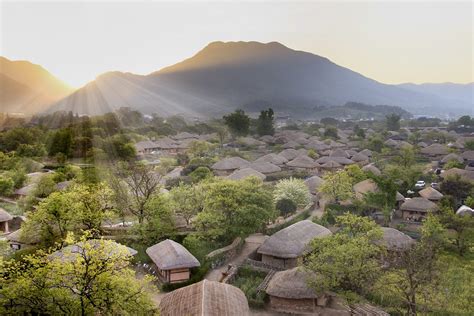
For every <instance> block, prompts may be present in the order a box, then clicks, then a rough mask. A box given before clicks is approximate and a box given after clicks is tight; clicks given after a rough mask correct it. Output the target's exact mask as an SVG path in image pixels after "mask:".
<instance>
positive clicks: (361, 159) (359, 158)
mask: <svg viewBox="0 0 474 316" xmlns="http://www.w3.org/2000/svg"><path fill="white" fill-rule="evenodd" d="M351 160H352V161H354V162H357V163H359V164H361V165H364V164H367V163H369V160H370V158H369V157H368V156H366V155H364V154H361V153H357V154H355V155H354V156H352V157H351Z"/></svg>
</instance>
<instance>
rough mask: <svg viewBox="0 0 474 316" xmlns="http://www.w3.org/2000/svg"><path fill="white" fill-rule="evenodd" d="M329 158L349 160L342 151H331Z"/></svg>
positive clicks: (347, 155)
mask: <svg viewBox="0 0 474 316" xmlns="http://www.w3.org/2000/svg"><path fill="white" fill-rule="evenodd" d="M329 157H343V158H349V157H350V155H349V154H348V153H347V152H346V151H345V150H343V149H340V148H338V149H334V150H332V151H331V153H330V154H329Z"/></svg>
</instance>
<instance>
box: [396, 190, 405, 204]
mask: <svg viewBox="0 0 474 316" xmlns="http://www.w3.org/2000/svg"><path fill="white" fill-rule="evenodd" d="M395 198H396V200H397V202H400V201H405V197H404V196H403V195H402V194H401V193H400V192H398V191H397V194H396V195H395Z"/></svg>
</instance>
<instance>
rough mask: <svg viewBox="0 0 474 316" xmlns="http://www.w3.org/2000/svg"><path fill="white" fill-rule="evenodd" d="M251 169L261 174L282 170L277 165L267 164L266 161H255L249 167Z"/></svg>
mask: <svg viewBox="0 0 474 316" xmlns="http://www.w3.org/2000/svg"><path fill="white" fill-rule="evenodd" d="M249 168H252V169H253V170H257V171H258V172H261V173H263V174H266V173H274V172H280V171H281V168H280V167H278V166H277V165H274V164H272V163H270V162H265V161H260V162H258V161H254V162H252V163H251V164H250V165H249Z"/></svg>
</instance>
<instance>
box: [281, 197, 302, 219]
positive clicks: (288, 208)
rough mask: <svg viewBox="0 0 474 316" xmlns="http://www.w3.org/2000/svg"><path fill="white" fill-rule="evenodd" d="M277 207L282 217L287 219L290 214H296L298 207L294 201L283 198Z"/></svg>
mask: <svg viewBox="0 0 474 316" xmlns="http://www.w3.org/2000/svg"><path fill="white" fill-rule="evenodd" d="M275 207H276V209H277V210H278V211H280V215H281V216H283V217H286V216H287V215H288V214H291V213H294V212H295V211H296V209H297V208H298V205H296V203H295V202H293V200H290V199H285V198H283V199H280V200H278V201H277V203H276V205H275Z"/></svg>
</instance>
